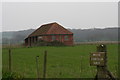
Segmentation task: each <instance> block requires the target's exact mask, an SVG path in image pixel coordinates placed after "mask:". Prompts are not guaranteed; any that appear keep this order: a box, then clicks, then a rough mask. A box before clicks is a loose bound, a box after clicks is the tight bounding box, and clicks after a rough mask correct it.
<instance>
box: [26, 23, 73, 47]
mask: <svg viewBox="0 0 120 80" xmlns="http://www.w3.org/2000/svg"><path fill="white" fill-rule="evenodd" d="M40 40H44V41H47V42H52V41H55V40H56V41H59V42H62V43H63V44H65V45H73V33H72V32H70V31H69V30H67V29H65V28H64V27H63V26H61V25H60V24H58V23H56V22H54V23H49V24H44V25H42V26H40V27H39V28H38V29H36V30H35V31H34V32H33V33H31V34H30V35H29V36H28V37H27V38H25V40H24V41H25V45H26V46H32V45H33V44H34V43H36V42H38V41H40Z"/></svg>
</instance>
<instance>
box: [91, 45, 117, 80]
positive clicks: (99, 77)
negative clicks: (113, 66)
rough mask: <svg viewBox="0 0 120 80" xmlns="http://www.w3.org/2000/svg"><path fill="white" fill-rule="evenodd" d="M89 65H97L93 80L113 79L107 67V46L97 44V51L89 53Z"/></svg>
mask: <svg viewBox="0 0 120 80" xmlns="http://www.w3.org/2000/svg"><path fill="white" fill-rule="evenodd" d="M90 65H91V66H97V74H96V76H95V80H115V78H114V76H113V75H112V74H111V72H110V71H109V70H108V69H107V47H106V45H104V44H102V45H99V46H97V52H93V53H90Z"/></svg>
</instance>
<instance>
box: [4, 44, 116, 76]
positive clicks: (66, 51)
mask: <svg viewBox="0 0 120 80" xmlns="http://www.w3.org/2000/svg"><path fill="white" fill-rule="evenodd" d="M96 46H97V45H94V44H92V45H88V44H85V45H83V44H82V45H77V46H74V47H31V48H12V49H11V50H12V55H11V56H12V72H17V73H19V74H21V75H23V76H24V77H25V78H37V77H38V76H37V73H36V56H39V61H38V63H39V70H40V78H43V60H44V59H43V57H44V51H45V50H47V52H48V54H47V69H46V78H94V77H95V75H96V67H95V66H90V63H89V56H90V55H89V53H90V52H96ZM117 46H118V45H117V44H108V45H107V51H108V69H109V70H110V71H111V72H112V73H113V75H114V76H115V77H117V73H118V47H117ZM6 71H8V49H7V48H4V49H3V72H6Z"/></svg>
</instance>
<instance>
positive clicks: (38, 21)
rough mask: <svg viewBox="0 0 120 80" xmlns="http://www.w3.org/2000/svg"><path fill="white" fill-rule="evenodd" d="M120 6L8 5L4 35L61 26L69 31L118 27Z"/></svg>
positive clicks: (4, 18) (42, 3)
mask: <svg viewBox="0 0 120 80" xmlns="http://www.w3.org/2000/svg"><path fill="white" fill-rule="evenodd" d="M117 4H118V3H117V2H71V3H70V2H58V3H57V2H4V3H3V4H2V27H3V31H18V30H26V29H31V28H32V29H36V28H38V27H39V26H40V25H42V24H46V23H52V22H57V23H59V24H61V25H62V26H64V27H65V28H77V29H78V28H82V29H86V28H106V27H117V26H118V5H117Z"/></svg>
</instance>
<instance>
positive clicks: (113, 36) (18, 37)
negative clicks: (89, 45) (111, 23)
mask: <svg viewBox="0 0 120 80" xmlns="http://www.w3.org/2000/svg"><path fill="white" fill-rule="evenodd" d="M118 29H120V28H105V29H69V30H70V31H71V32H73V33H74V41H75V42H91V41H118ZM34 30H35V29H28V30H22V31H10V32H2V33H0V34H2V41H3V42H2V43H3V44H8V43H12V44H15V43H23V42H24V39H25V38H26V37H27V36H28V35H29V34H30V33H32V32H33V31H34Z"/></svg>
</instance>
